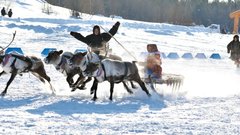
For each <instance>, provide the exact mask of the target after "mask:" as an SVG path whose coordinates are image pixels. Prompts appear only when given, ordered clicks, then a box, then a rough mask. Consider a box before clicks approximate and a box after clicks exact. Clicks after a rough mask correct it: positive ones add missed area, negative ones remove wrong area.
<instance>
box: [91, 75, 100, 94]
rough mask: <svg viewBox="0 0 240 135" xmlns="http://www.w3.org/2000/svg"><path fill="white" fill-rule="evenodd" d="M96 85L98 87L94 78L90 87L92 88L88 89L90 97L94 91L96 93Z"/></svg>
mask: <svg viewBox="0 0 240 135" xmlns="http://www.w3.org/2000/svg"><path fill="white" fill-rule="evenodd" d="M97 85H98V81H97V79H96V78H94V80H93V85H92V87H91V89H90V94H91V95H92V94H93V93H94V91H96V89H97Z"/></svg>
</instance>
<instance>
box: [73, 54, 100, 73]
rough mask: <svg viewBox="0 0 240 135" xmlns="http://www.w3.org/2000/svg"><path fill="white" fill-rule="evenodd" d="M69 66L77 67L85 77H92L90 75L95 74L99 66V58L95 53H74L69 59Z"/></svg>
mask: <svg viewBox="0 0 240 135" xmlns="http://www.w3.org/2000/svg"><path fill="white" fill-rule="evenodd" d="M69 62H70V65H72V66H78V67H80V69H81V70H82V71H83V74H84V75H85V76H92V73H93V72H95V71H96V70H97V69H98V68H99V65H100V59H99V56H98V55H97V54H95V53H87V52H84V53H81V52H79V53H76V54H74V55H73V57H72V58H71V59H70V61H69Z"/></svg>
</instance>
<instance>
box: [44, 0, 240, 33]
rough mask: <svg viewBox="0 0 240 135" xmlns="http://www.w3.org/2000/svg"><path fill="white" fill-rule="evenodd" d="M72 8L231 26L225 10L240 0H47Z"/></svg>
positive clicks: (239, 5) (142, 18)
mask: <svg viewBox="0 0 240 135" xmlns="http://www.w3.org/2000/svg"><path fill="white" fill-rule="evenodd" d="M47 1H48V2H49V3H51V4H53V5H58V6H61V7H66V8H69V9H72V10H75V11H79V12H82V13H89V14H101V15H104V16H110V15H116V16H121V17H123V18H125V19H132V20H140V21H148V22H160V23H163V22H166V23H172V24H180V25H204V26H209V25H210V24H220V25H221V26H226V27H227V28H228V29H232V24H233V20H231V19H230V18H229V13H230V12H232V11H236V10H239V9H240V0H228V1H226V2H222V1H219V0H214V1H213V2H208V0H47Z"/></svg>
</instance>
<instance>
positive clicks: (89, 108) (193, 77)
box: [0, 0, 240, 135]
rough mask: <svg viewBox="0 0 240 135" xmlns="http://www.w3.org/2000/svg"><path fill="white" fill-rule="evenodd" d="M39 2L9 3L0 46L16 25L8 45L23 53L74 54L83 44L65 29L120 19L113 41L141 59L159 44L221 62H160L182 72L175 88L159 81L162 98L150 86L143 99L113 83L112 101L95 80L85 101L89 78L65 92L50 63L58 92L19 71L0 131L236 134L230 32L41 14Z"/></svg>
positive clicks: (239, 130)
mask: <svg viewBox="0 0 240 135" xmlns="http://www.w3.org/2000/svg"><path fill="white" fill-rule="evenodd" d="M1 4H2V5H4V4H6V2H3V1H1ZM2 5H1V6H2ZM42 7H43V2H42V0H16V1H14V2H13V3H12V4H11V8H12V9H13V18H8V17H2V18H0V35H1V40H0V46H3V47H4V46H6V45H7V44H8V43H9V42H10V41H11V38H12V33H13V32H14V31H15V30H16V31H17V34H16V38H15V40H14V42H13V44H12V45H11V47H21V48H22V50H23V51H24V54H25V55H35V56H38V57H40V58H42V59H43V58H44V57H43V56H41V51H42V50H43V49H44V48H57V49H58V50H60V49H62V50H64V51H72V52H74V51H75V50H76V49H79V48H86V47H87V46H86V45H85V44H83V43H82V42H80V41H78V40H76V39H75V38H73V37H72V36H71V35H70V34H69V33H70V31H77V32H80V33H82V34H83V35H88V34H91V33H92V27H93V26H94V25H100V26H102V27H103V28H105V29H107V30H109V29H110V28H111V27H112V25H113V24H114V23H116V21H119V22H120V23H121V25H120V27H119V30H118V33H117V34H116V35H115V38H116V39H117V40H118V41H119V42H120V43H121V44H122V45H123V46H124V47H125V48H127V49H128V50H129V51H130V52H131V53H132V55H134V56H135V57H137V58H138V60H139V61H141V60H142V57H140V53H141V52H146V45H147V44H150V43H154V44H157V45H158V49H159V50H160V51H161V52H164V53H166V54H168V53H169V52H177V53H178V54H179V55H180V56H181V55H182V54H184V53H186V52H190V53H192V54H193V55H196V54H197V53H205V54H206V55H207V57H209V56H210V55H211V54H212V53H219V54H220V55H221V57H222V59H220V60H215V59H210V58H208V59H204V60H201V59H192V60H186V59H182V58H180V59H178V60H171V59H163V65H162V67H163V72H164V73H174V74H180V75H183V76H184V83H183V86H182V87H181V89H180V90H179V91H174V92H173V91H172V90H171V88H169V87H167V86H165V85H158V86H157V91H158V93H161V94H163V95H164V96H163V97H159V96H158V95H157V94H156V93H154V92H153V91H152V90H151V89H150V87H148V89H149V91H150V92H151V94H152V97H150V98H149V97H147V96H146V94H145V93H144V92H143V91H142V90H141V89H140V88H138V89H134V90H133V91H134V94H132V95H129V94H128V93H127V92H126V90H125V89H124V88H123V86H122V84H119V85H115V91H114V96H113V101H109V99H108V97H109V89H110V88H109V83H107V82H104V83H101V84H99V89H98V100H97V101H96V102H94V101H92V100H91V98H92V96H91V95H90V91H89V88H90V87H91V84H92V82H90V83H88V84H87V88H88V89H86V90H84V91H80V90H77V91H75V92H70V91H71V89H70V88H69V87H68V85H67V82H66V81H65V77H64V76H63V75H62V74H61V73H59V72H58V71H56V70H55V68H54V67H53V66H51V65H45V68H46V70H47V74H48V75H49V76H50V77H51V80H52V85H53V86H54V88H55V89H56V90H57V95H51V90H50V89H49V88H48V87H47V86H45V85H44V84H42V83H41V82H40V81H39V80H37V79H36V78H35V77H34V76H33V75H31V74H28V73H27V74H24V75H23V76H17V77H16V79H15V80H14V81H13V83H12V84H11V85H10V87H9V89H8V93H7V95H6V96H5V97H2V98H0V116H1V117H0V123H1V126H0V134H22V135H26V134H74V135H75V134H83V135H85V134H99V135H101V134H104V135H105V134H106V135H109V134H112V135H116V134H129V135H130V134H157V135H160V134H163V135H164V134H167V135H172V134H174V135H180V134H184V135H185V134H187V135H196V134H198V135H199V134H200V135H212V134H213V135H238V134H240V83H239V81H240V69H237V68H236V67H235V65H234V64H233V62H232V61H231V60H229V58H228V57H229V54H227V49H226V46H227V44H228V43H229V42H230V41H231V40H232V37H233V35H221V34H219V33H217V32H216V31H214V30H212V29H210V28H206V27H203V26H194V27H193V26H192V27H186V26H178V25H171V24H159V23H147V22H140V21H132V20H125V19H112V18H107V17H102V16H91V15H87V14H83V15H82V19H74V18H70V17H69V10H67V9H63V8H59V7H54V6H52V9H53V11H54V13H53V14H51V15H46V14H43V13H42ZM101 31H102V32H104V30H103V29H101ZM109 44H110V47H111V48H112V49H113V53H114V54H116V55H119V56H122V57H123V59H124V60H126V61H132V60H134V58H132V57H131V56H130V55H129V54H128V53H127V52H126V51H125V50H124V49H123V48H122V47H121V46H120V45H119V44H118V43H117V42H116V41H114V39H111V40H110V42H109ZM0 70H1V68H0ZM9 78H10V75H4V76H1V79H0V80H1V81H0V88H1V89H2V90H4V88H5V86H6V82H7V81H8V79H9Z"/></svg>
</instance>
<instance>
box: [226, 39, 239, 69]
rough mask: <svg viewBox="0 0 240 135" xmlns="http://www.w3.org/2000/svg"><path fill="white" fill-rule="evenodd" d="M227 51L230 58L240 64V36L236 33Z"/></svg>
mask: <svg viewBox="0 0 240 135" xmlns="http://www.w3.org/2000/svg"><path fill="white" fill-rule="evenodd" d="M227 53H230V58H231V59H232V60H233V61H234V62H235V64H237V65H238V66H239V64H240V42H239V36H238V35H235V36H234V37H233V40H232V41H231V42H230V43H229V44H228V45H227Z"/></svg>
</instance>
